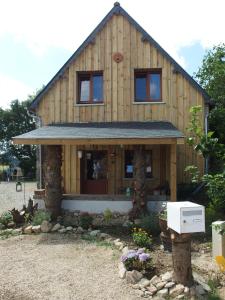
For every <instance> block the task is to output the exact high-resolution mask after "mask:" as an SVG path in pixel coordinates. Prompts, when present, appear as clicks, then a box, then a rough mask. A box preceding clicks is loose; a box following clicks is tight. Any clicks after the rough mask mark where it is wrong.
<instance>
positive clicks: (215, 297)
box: [207, 279, 222, 300]
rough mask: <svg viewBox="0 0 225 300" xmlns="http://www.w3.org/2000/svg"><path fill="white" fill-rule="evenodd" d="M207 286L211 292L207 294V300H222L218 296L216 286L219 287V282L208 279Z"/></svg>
mask: <svg viewBox="0 0 225 300" xmlns="http://www.w3.org/2000/svg"><path fill="white" fill-rule="evenodd" d="M208 285H209V287H210V288H211V290H212V291H211V292H210V293H209V294H208V297H207V300H222V299H221V298H220V296H219V295H218V290H217V288H218V286H219V281H218V280H216V279H214V280H212V279H209V281H208Z"/></svg>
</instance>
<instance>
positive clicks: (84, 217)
mask: <svg viewBox="0 0 225 300" xmlns="http://www.w3.org/2000/svg"><path fill="white" fill-rule="evenodd" d="M92 223H93V217H92V216H91V215H90V214H89V213H88V212H83V213H81V214H80V226H81V227H82V228H84V229H88V228H89V227H91V226H92Z"/></svg>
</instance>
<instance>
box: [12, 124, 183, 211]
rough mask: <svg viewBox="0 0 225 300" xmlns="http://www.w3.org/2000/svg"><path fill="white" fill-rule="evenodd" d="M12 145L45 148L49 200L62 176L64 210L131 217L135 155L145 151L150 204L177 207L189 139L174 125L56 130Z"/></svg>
mask: <svg viewBox="0 0 225 300" xmlns="http://www.w3.org/2000/svg"><path fill="white" fill-rule="evenodd" d="M13 140H14V143H18V144H38V145H42V146H44V147H42V149H43V153H42V154H43V157H44V161H45V164H44V165H46V167H45V168H44V169H45V181H46V180H47V182H45V184H46V186H45V187H46V197H48V196H47V194H48V191H47V190H49V188H50V189H53V190H55V189H56V186H57V180H56V179H57V178H53V177H54V176H56V173H57V172H58V173H57V177H59V178H60V177H61V179H62V180H60V187H58V188H57V189H58V191H59V192H60V194H61V196H60V198H62V199H63V201H62V206H63V207H64V208H67V209H72V210H81V209H79V208H82V210H83V209H84V210H85V211H89V210H90V211H95V212H97V211H99V210H100V208H101V209H102V210H104V209H103V208H104V207H105V208H110V207H111V208H112V210H118V211H119V210H122V211H124V212H125V211H128V210H129V209H130V208H131V207H132V201H133V198H134V197H133V194H134V190H135V187H134V186H135V182H136V180H137V179H136V177H135V174H134V173H135V172H134V169H135V168H136V169H137V168H138V167H137V166H135V165H134V153H135V151H136V150H137V149H140V148H141V149H142V150H141V151H142V152H141V153H142V159H143V161H144V165H145V166H144V173H145V174H144V177H145V191H146V192H145V194H146V201H147V203H151V202H152V201H153V202H154V201H155V202H157V201H159V202H160V200H159V199H161V200H162V201H166V200H168V199H169V200H171V201H176V197H177V196H176V190H177V144H182V143H183V142H184V138H183V134H182V133H181V132H180V131H178V130H177V129H176V128H175V127H174V126H173V125H172V124H171V123H169V122H113V123H77V124H54V125H51V126H45V127H41V128H39V129H36V130H34V131H32V132H30V133H26V134H23V135H21V136H18V137H15V138H14V139H13ZM55 165H57V166H58V171H57V170H56V173H55V174H53V173H54V172H53V171H52V170H53V169H54V166H55ZM57 166H56V169H57ZM49 180H50V184H49ZM58 197H59V195H58ZM153 199H154V200H153ZM153 202H152V203H153ZM149 205H150V204H147V206H149ZM119 208H120V209H119Z"/></svg>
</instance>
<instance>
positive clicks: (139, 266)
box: [121, 249, 154, 272]
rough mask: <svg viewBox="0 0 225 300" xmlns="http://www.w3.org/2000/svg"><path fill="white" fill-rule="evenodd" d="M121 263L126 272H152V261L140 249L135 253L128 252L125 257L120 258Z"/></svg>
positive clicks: (133, 251) (132, 251)
mask: <svg viewBox="0 0 225 300" xmlns="http://www.w3.org/2000/svg"><path fill="white" fill-rule="evenodd" d="M121 261H122V262H123V263H124V265H125V267H126V269H127V270H128V271H132V270H137V271H146V272H150V271H152V270H153V269H154V268H153V265H152V259H151V257H150V255H149V254H148V253H145V252H144V251H143V250H142V249H139V250H137V251H135V250H130V251H128V253H127V254H126V255H123V256H122V257H121Z"/></svg>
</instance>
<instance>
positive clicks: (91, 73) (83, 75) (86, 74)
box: [77, 71, 104, 105]
mask: <svg viewBox="0 0 225 300" xmlns="http://www.w3.org/2000/svg"><path fill="white" fill-rule="evenodd" d="M96 75H98V76H102V95H103V99H102V100H101V101H94V99H93V76H96ZM87 77H89V78H90V88H89V100H88V101H80V96H81V79H82V78H87ZM77 99H78V100H77V104H93V105H95V104H101V103H104V78H103V71H87V72H77Z"/></svg>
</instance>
